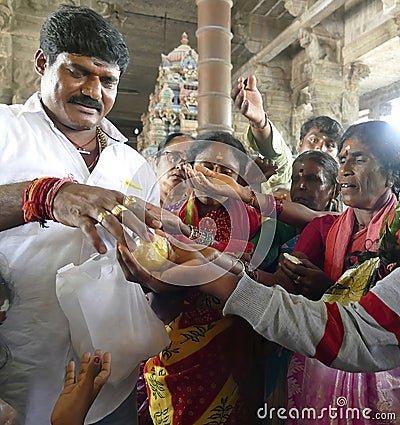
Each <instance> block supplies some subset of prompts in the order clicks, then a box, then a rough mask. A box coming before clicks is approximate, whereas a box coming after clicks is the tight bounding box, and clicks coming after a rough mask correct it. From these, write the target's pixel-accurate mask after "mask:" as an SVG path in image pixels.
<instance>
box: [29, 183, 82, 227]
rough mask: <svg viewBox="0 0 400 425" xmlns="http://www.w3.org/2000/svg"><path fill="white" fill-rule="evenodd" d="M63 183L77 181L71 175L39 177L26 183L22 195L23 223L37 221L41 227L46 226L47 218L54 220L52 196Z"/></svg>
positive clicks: (54, 195)
mask: <svg viewBox="0 0 400 425" xmlns="http://www.w3.org/2000/svg"><path fill="white" fill-rule="evenodd" d="M65 183H77V181H76V180H74V179H73V178H72V177H66V178H63V179H59V178H57V177H40V178H37V179H34V180H33V181H31V182H30V183H29V184H27V186H26V187H25V190H24V194H23V196H22V210H23V212H24V221H25V223H30V222H33V221H38V222H39V223H40V226H41V227H46V226H45V223H46V220H47V219H50V220H53V221H56V219H55V218H54V215H53V204H54V198H55V197H56V195H57V192H58V191H59V190H60V188H61V187H62V186H63V185H64V184H65Z"/></svg>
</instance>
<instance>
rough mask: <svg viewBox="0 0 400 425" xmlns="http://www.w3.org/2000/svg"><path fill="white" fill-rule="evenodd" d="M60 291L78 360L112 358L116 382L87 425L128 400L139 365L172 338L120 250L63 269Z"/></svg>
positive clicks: (112, 378) (105, 390)
mask: <svg viewBox="0 0 400 425" xmlns="http://www.w3.org/2000/svg"><path fill="white" fill-rule="evenodd" d="M56 292H57V297H58V300H59V302H60V305H61V308H62V309H63V311H64V314H65V315H66V317H67V319H68V321H69V325H70V332H71V340H72V347H73V349H74V352H75V354H76V356H77V358H80V357H81V356H82V354H83V353H84V352H85V351H90V352H93V351H94V350H95V349H96V348H100V349H101V350H103V351H109V352H110V353H111V355H112V368H111V375H110V378H109V380H108V382H107V384H106V385H105V387H103V389H102V390H101V392H100V394H99V397H98V400H96V402H95V404H94V405H93V407H92V409H91V410H90V412H89V415H88V421H87V422H88V423H90V422H95V421H97V420H100V419H102V418H103V417H104V416H106V415H108V414H109V413H111V412H112V411H114V410H115V408H116V407H118V405H119V404H120V403H122V402H123V401H124V399H125V398H126V397H127V396H128V395H129V394H130V392H131V391H132V390H133V388H134V386H135V384H136V379H137V370H135V368H136V367H137V365H138V364H139V363H140V362H141V361H142V360H144V359H147V358H148V357H151V356H153V355H156V354H158V353H159V352H160V351H161V350H162V349H163V348H164V347H165V346H166V345H167V344H168V343H169V337H168V334H167V332H166V331H165V328H164V325H163V323H162V322H161V321H160V320H159V319H158V318H157V316H156V315H155V313H154V312H153V310H152V309H151V307H150V306H149V304H148V301H147V298H146V296H145V294H144V292H143V290H142V288H141V287H140V285H139V284H137V283H132V282H128V281H127V280H126V279H125V276H124V275H123V272H122V270H121V268H120V266H119V264H118V261H117V259H116V254H115V250H112V251H109V252H107V254H104V255H96V256H94V257H92V258H90V259H89V260H87V261H86V262H85V263H83V264H81V265H79V266H75V265H73V264H69V265H67V266H65V267H63V268H62V269H60V270H58V272H57V279H56ZM110 387H112V388H110Z"/></svg>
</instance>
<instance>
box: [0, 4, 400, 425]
mask: <svg viewBox="0 0 400 425" xmlns="http://www.w3.org/2000/svg"><path fill="white" fill-rule="evenodd" d="M128 60H129V52H128V49H127V47H126V44H125V42H124V40H123V37H122V35H121V34H120V33H119V32H118V31H117V30H116V29H115V28H114V27H113V26H111V25H110V24H109V23H108V22H107V21H106V20H105V19H103V18H102V17H101V16H100V15H98V14H97V13H95V12H94V11H92V10H91V9H89V8H86V7H80V6H61V7H60V8H59V9H58V10H56V11H55V12H53V13H52V14H51V15H49V16H48V17H47V18H46V20H45V22H44V24H43V26H42V29H41V34H40V46H39V49H38V50H37V52H36V53H35V70H36V72H37V73H38V75H39V76H40V79H41V83H40V91H39V92H37V93H35V94H33V95H32V96H31V97H30V98H29V99H28V100H27V101H26V102H25V104H23V105H0V122H1V123H2V124H3V126H2V128H3V129H4V131H3V133H2V136H0V146H1V148H2V155H1V156H0V164H1V166H2V170H3V173H2V174H1V177H0V179H1V180H0V203H1V205H2V209H1V213H0V231H1V238H0V255H1V262H0V266H1V267H0V278H1V280H0V304H1V308H0V320H1V323H2V326H1V328H0V337H1V352H2V353H1V354H2V358H1V368H0V399H1V400H0V422H1V423H7V424H11V423H14V424H26V425H38V424H46V423H52V424H53V425H82V424H83V423H84V422H85V418H86V417H87V414H88V412H89V410H90V407H91V406H92V404H93V403H94V402H95V401H96V397H97V395H98V394H99V392H100V391H101V389H102V387H103V386H104V385H105V384H106V382H107V380H108V379H109V377H110V373H111V368H116V369H118V368H119V366H120V365H118V364H111V355H112V353H109V352H103V351H101V350H102V349H104V347H96V348H97V349H96V350H95V351H94V352H93V353H89V352H85V353H84V354H83V356H82V358H80V359H79V358H76V354H75V353H74V350H73V347H72V345H71V337H70V333H69V324H68V320H67V319H66V316H65V315H64V312H63V310H62V308H61V306H60V304H59V302H58V299H57V292H56V274H57V271H58V270H60V269H62V268H63V267H64V266H66V265H68V264H71V263H73V264H76V265H79V264H82V263H84V262H85V261H86V260H88V259H90V258H91V257H92V256H93V254H95V253H98V254H105V253H106V252H107V251H113V250H115V258H114V261H115V264H116V265H118V267H121V269H122V271H123V273H124V275H125V279H126V281H127V282H126V283H127V284H130V283H129V282H132V283H134V284H136V285H141V286H142V288H143V291H144V292H145V293H146V294H147V298H148V302H149V305H151V308H152V309H153V310H154V312H155V313H156V314H157V316H158V318H159V319H157V320H160V321H162V322H163V323H164V325H165V329H166V332H167V333H168V336H169V340H170V343H169V344H168V345H167V346H166V347H164V348H163V350H162V351H161V352H160V353H158V354H156V353H155V355H154V356H153V357H150V358H143V363H142V364H141V365H140V367H139V365H136V366H135V370H136V371H137V373H138V374H139V378H138V381H136V380H134V379H132V382H130V386H129V388H128V395H126V391H125V392H120V391H118V382H117V383H115V382H113V385H114V386H115V395H114V396H113V397H110V398H109V399H108V402H107V403H108V404H107V406H104V409H103V412H104V414H102V415H101V416H102V417H101V418H97V419H96V420H91V421H90V422H91V423H97V424H99V425H106V424H115V425H127V424H130V425H133V424H141V425H150V424H153V423H154V424H161V423H162V424H173V425H191V424H193V425H194V424H217V423H224V424H227V425H234V424H241V425H243V424H259V423H260V424H261V423H263V424H277V423H280V419H279V418H277V417H276V416H272V415H267V414H265V415H260V414H259V412H260V408H262V407H263V406H264V404H268V406H269V408H272V407H273V408H274V409H275V410H276V409H279V408H285V409H287V410H290V409H291V410H292V411H296V412H301V411H303V410H304V409H307V408H309V407H313V408H314V409H315V411H316V412H317V413H318V412H320V413H321V412H323V411H326V410H327V409H329V406H332V405H333V404H334V403H335V401H336V400H337V399H338V398H343V399H345V400H346V403H347V406H348V407H349V408H352V409H358V411H363V410H365V409H369V413H370V415H369V416H368V417H367V418H366V417H363V418H360V417H357V418H352V419H350V420H349V418H348V417H347V416H346V417H343V418H333V419H332V418H328V417H326V418H324V419H322V420H321V422H317V421H316V419H315V417H309V418H308V419H307V418H302V421H301V422H299V418H298V417H295V418H286V419H287V420H286V422H285V423H288V424H299V423H302V424H308V423H309V424H311V423H321V424H327V423H329V424H337V425H342V424H343V425H344V424H352V425H359V424H370V423H372V422H371V421H372V420H373V417H374V415H375V416H376V415H377V414H380V413H388V412H389V413H391V414H392V416H391V418H392V419H390V420H387V422H383V423H388V424H389V423H396V417H397V420H398V418H399V417H400V411H399V406H400V403H399V401H400V395H399V389H400V369H399V368H400V354H399V353H400V351H399V341H400V331H399V329H400V326H399V323H400V319H399V315H400V302H399V300H400V286H399V282H398V281H397V275H399V278H400V271H399V269H398V265H400V237H399V235H400V208H399V206H398V196H399V191H400V134H399V132H398V131H397V130H396V129H395V128H394V127H392V126H391V125H389V124H387V123H386V122H383V121H367V122H363V123H358V124H354V125H351V126H350V127H349V128H348V129H346V131H344V129H343V128H342V126H341V124H340V123H339V122H338V121H336V120H334V119H332V118H330V117H327V116H319V117H314V118H311V119H309V120H307V121H306V122H305V123H304V124H303V126H302V128H301V132H300V137H299V142H298V145H297V150H296V157H295V158H294V160H293V156H292V152H291V150H290V148H289V146H288V144H287V143H286V142H285V141H284V140H283V138H282V136H281V134H280V133H279V130H278V129H277V128H276V127H275V126H274V125H273V123H272V122H271V121H270V119H269V117H268V116H267V114H266V113H265V110H264V106H263V101H262V96H261V93H260V91H259V90H258V88H257V82H256V78H255V76H253V75H250V76H249V77H248V78H247V79H246V80H244V79H243V78H240V79H239V80H238V82H237V84H235V86H234V87H233V89H232V93H231V95H232V100H233V103H234V105H235V106H236V107H237V108H238V109H239V110H240V111H241V113H242V114H243V116H244V117H246V118H247V119H248V120H249V130H248V134H247V136H248V143H249V146H250V147H251V149H252V150H253V151H254V150H255V151H258V152H259V153H260V154H261V156H260V157H258V158H257V159H256V160H255V161H253V160H251V159H250V157H249V155H248V153H249V151H248V149H247V147H246V145H245V144H243V143H242V142H241V141H240V140H239V139H237V138H236V137H234V136H233V135H232V134H230V133H227V132H222V131H211V132H208V133H203V134H200V135H197V136H196V137H194V136H192V135H189V134H184V133H172V134H170V135H168V136H167V137H166V138H165V140H164V141H163V142H162V143H161V144H160V145H159V147H158V152H157V154H156V156H155V159H154V170H153V169H152V167H151V166H150V165H149V164H148V163H147V161H146V160H145V159H144V158H143V157H142V156H141V155H140V154H139V153H138V152H136V151H135V150H134V149H132V148H130V147H129V146H127V145H126V144H125V143H124V142H125V141H126V139H125V137H124V136H123V135H122V134H121V133H120V132H119V131H118V129H117V128H115V127H114V125H113V124H112V123H111V122H110V121H108V120H107V118H106V115H107V114H108V113H109V111H110V110H111V109H112V107H113V105H114V102H115V98H116V95H117V88H118V82H119V79H120V77H121V75H122V74H123V73H124V71H125V70H126V67H127V64H128ZM283 192H284V195H282V193H283ZM155 233H156V234H157V235H158V237H161V239H162V240H164V241H165V244H166V246H167V257H168V258H164V260H165V261H164V260H163V261H164V263H163V265H162V266H160V268H159V269H156V270H154V269H152V270H149V269H146V267H144V266H143V264H141V262H140V260H139V259H135V257H134V256H133V255H132V254H131V252H132V250H134V249H135V246H136V244H135V241H134V239H135V237H139V238H141V239H143V240H144V241H147V242H148V243H149V246H151V245H154V246H155V242H154V241H155V239H154V237H155V236H154V234H155ZM85 278H87V277H85V276H82V285H84V284H85ZM110 285H111V282H110ZM105 314H107V311H102V312H99V315H102V316H104V315H105ZM6 316H7V317H6ZM84 326H86V324H85V323H82V327H84ZM160 326H161V325H160ZM161 328H162V329H163V327H162V326H161ZM116 332H119V333H120V339H121V344H123V341H124V336H123V333H124V324H123V323H121V326H120V329H118V330H116ZM143 335H145V337H146V338H151V337H152V336H151V334H149V335H147V334H146V327H145V324H144V325H143ZM76 362H78V363H79V366H77V367H76V366H75V363H76ZM76 368H77V369H79V372H78V376H76V370H75V369H76ZM103 391H104V390H103ZM137 405H138V408H137V407H136V406H137ZM270 410H271V411H272V410H273V409H270ZM393 414H394V416H393Z"/></svg>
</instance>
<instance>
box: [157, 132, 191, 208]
mask: <svg viewBox="0 0 400 425" xmlns="http://www.w3.org/2000/svg"><path fill="white" fill-rule="evenodd" d="M192 143H193V141H192V140H191V139H188V138H187V137H186V136H177V137H175V138H174V139H173V140H172V141H171V142H170V143H169V144H168V145H167V146H166V147H165V148H164V149H163V151H162V152H161V153H160V154H159V155H158V156H157V158H156V160H155V167H156V173H157V180H158V184H159V186H160V196H161V202H162V203H163V204H164V202H167V204H168V195H169V194H171V192H172V191H174V189H175V190H177V191H180V192H182V193H184V192H185V191H186V184H185V180H186V175H185V172H184V168H183V166H184V164H185V163H186V160H187V152H188V150H189V148H190V145H191V144H192ZM171 195H172V194H171Z"/></svg>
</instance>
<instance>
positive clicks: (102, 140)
mask: <svg viewBox="0 0 400 425" xmlns="http://www.w3.org/2000/svg"><path fill="white" fill-rule="evenodd" d="M96 135H97V140H99V142H100V152H101V151H103V150H104V149H105V148H106V147H107V141H106V138H105V136H104V133H103V130H102V129H101V127H100V126H99V125H97V126H96Z"/></svg>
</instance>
